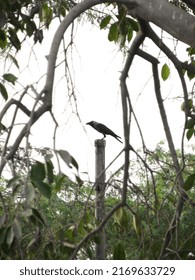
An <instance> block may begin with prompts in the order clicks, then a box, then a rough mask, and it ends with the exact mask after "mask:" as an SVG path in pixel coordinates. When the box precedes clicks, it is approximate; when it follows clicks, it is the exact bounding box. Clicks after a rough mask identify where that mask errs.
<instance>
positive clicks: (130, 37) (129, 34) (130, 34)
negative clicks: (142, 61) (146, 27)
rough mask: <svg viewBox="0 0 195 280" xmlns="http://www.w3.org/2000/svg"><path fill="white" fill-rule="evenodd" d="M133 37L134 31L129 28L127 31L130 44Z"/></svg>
mask: <svg viewBox="0 0 195 280" xmlns="http://www.w3.org/2000/svg"><path fill="white" fill-rule="evenodd" d="M132 37H133V29H132V28H131V26H128V31H127V40H128V42H130V41H131V39H132Z"/></svg>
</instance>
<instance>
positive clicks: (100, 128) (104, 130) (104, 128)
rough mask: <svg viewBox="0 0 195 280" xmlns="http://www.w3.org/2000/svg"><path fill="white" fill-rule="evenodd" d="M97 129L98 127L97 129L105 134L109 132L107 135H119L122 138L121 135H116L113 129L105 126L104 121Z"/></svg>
mask: <svg viewBox="0 0 195 280" xmlns="http://www.w3.org/2000/svg"><path fill="white" fill-rule="evenodd" d="M96 129H97V131H99V132H101V133H103V134H107V135H111V136H113V137H119V138H120V136H118V135H116V134H115V133H114V132H113V131H112V130H111V129H109V128H108V127H107V126H105V125H104V124H102V123H98V124H97V128H96Z"/></svg>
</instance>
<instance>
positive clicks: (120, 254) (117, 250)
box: [113, 243, 126, 260]
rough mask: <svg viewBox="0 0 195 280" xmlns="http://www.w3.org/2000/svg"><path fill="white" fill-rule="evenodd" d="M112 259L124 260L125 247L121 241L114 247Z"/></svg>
mask: <svg viewBox="0 0 195 280" xmlns="http://www.w3.org/2000/svg"><path fill="white" fill-rule="evenodd" d="M113 260H126V253H125V249H124V247H123V245H122V244H121V243H118V244H117V245H116V246H115V247H114V252H113Z"/></svg>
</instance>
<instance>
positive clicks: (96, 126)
mask: <svg viewBox="0 0 195 280" xmlns="http://www.w3.org/2000/svg"><path fill="white" fill-rule="evenodd" d="M86 124H88V125H90V126H91V127H93V128H94V129H95V130H97V131H98V132H100V133H102V134H103V135H104V137H103V138H102V139H104V138H105V137H106V135H111V136H113V137H114V138H116V140H118V141H119V142H120V143H123V142H121V140H119V139H118V138H121V137H120V136H118V135H116V134H115V133H114V132H113V131H112V130H111V129H110V128H108V127H107V126H105V125H104V124H102V123H98V122H95V121H91V122H88V123H86Z"/></svg>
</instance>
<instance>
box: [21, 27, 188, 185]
mask: <svg viewBox="0 0 195 280" xmlns="http://www.w3.org/2000/svg"><path fill="white" fill-rule="evenodd" d="M55 30H56V25H55V24H53V25H52V26H51V28H50V30H49V32H45V39H44V41H43V43H42V44H41V45H40V44H37V45H36V46H35V47H34V53H33V52H31V55H30V60H29V67H28V68H25V67H26V66H27V65H28V58H29V53H30V51H31V48H30V46H29V45H28V44H26V47H25V50H22V52H21V53H20V54H19V56H18V60H19V63H20V64H21V62H22V61H23V68H25V71H23V72H22V73H21V74H20V81H21V83H22V84H23V85H24V86H25V85H27V84H29V83H34V82H35V81H37V80H38V79H39V78H40V77H41V76H42V75H43V74H44V73H45V72H46V69H47V60H46V58H45V55H47V54H48V53H49V49H50V45H51V40H52V37H53V34H54V32H55ZM68 36H69V35H68ZM74 41H75V46H76V48H73V49H74V51H73V55H72V58H73V65H74V82H75V85H76V93H77V105H78V111H79V114H80V117H81V120H82V123H83V125H85V124H86V122H89V121H91V120H95V121H98V122H102V123H104V124H105V125H107V126H108V127H110V128H111V129H112V130H113V131H114V132H115V133H116V134H117V135H119V136H121V137H123V126H122V110H121V98H120V90H119V77H120V71H121V70H122V65H123V62H124V58H123V54H122V53H121V52H120V51H119V48H118V46H116V45H115V44H114V43H110V42H109V41H108V40H107V31H106V30H99V29H98V28H96V27H92V26H90V25H89V24H85V25H83V26H79V27H78V28H77V31H76V36H75V40H74ZM170 44H172V45H173V43H172V41H170ZM185 48H186V46H184V45H183V44H181V47H180V50H181V51H180V52H179V53H178V55H179V56H183V53H184V50H185ZM144 49H145V50H146V51H150V53H152V54H156V55H158V54H159V50H157V49H156V48H154V47H153V46H152V45H151V43H150V42H148V43H147V45H146V44H144ZM34 54H36V56H35V55H34ZM160 56H161V58H163V54H160ZM24 57H25V59H24ZM186 58H187V56H186ZM60 59H62V56H61V58H60ZM182 59H183V57H182ZM59 61H60V60H59ZM162 61H163V63H164V62H166V63H167V64H169V61H168V60H167V59H166V58H165V57H164V59H163V60H162ZM163 63H162V64H161V65H160V68H161V67H162V65H163ZM21 69H22V68H21ZM63 69H64V64H63V65H61V66H60V67H59V68H58V69H57V70H56V76H55V86H54V91H55V93H54V100H53V104H54V110H55V116H56V119H57V121H58V123H59V130H58V133H57V149H64V150H67V151H68V152H69V153H70V154H72V155H73V156H74V157H75V159H76V160H77V162H78V164H79V166H80V171H81V172H89V174H90V179H91V180H94V178H93V177H94V169H95V167H94V140H95V139H98V138H102V135H101V134H99V133H98V132H96V131H95V130H93V129H92V128H91V127H89V126H85V129H86V131H84V129H83V127H82V125H81V123H80V122H79V120H78V118H77V116H76V114H75V113H72V108H71V106H70V104H68V103H67V89H66V86H65V82H64V79H62V78H63V75H64V72H63ZM171 71H172V72H171V78H170V79H169V80H168V81H166V82H163V81H161V86H162V92H163V97H164V98H165V104H166V109H167V113H168V116H169V120H170V126H171V128H172V130H173V136H174V140H175V143H176V145H177V147H179V145H180V141H181V132H182V127H183V122H184V115H183V113H182V112H181V110H180V106H181V103H182V101H181V100H180V101H178V100H173V97H174V96H179V95H181V87H180V85H179V84H178V83H179V80H178V79H175V78H174V75H176V72H175V71H173V70H171ZM16 73H17V72H16ZM44 82H45V77H43V78H42V79H41V80H40V82H39V84H38V89H39V90H41V89H42V86H43V85H44ZM128 85H129V92H130V96H131V98H132V104H133V105H134V109H135V112H136V114H137V117H138V120H139V122H140V126H141V129H142V131H143V135H144V138H145V142H146V145H147V146H148V148H152V149H153V148H154V147H155V146H156V145H157V143H158V142H159V141H161V140H164V139H165V135H164V130H163V127H162V124H161V121H160V118H159V111H158V106H157V103H156V100H155V93H154V88H153V79H152V72H151V65H150V64H149V63H146V62H143V61H142V60H141V59H140V58H139V57H136V59H135V61H134V65H133V67H132V69H131V71H130V75H129V80H128ZM53 128H54V125H53V124H52V120H51V117H50V116H49V114H46V115H44V116H43V117H42V118H41V119H40V120H39V121H38V122H37V123H36V124H35V125H34V126H33V129H32V134H31V137H30V141H31V144H32V145H33V146H37V147H51V148H52V147H53ZM131 143H132V145H133V146H134V147H135V148H139V147H140V146H141V139H140V136H139V133H138V130H137V128H136V127H135V126H133V127H132V131H131ZM122 148H123V145H122V144H121V143H119V142H118V141H116V140H115V139H114V138H112V137H110V136H108V137H107V138H106V164H109V163H110V162H111V161H112V159H113V158H114V157H115V156H116V155H117V154H118V153H119V152H120V150H121V149H122ZM122 160H123V156H121V157H120V159H118V160H117V162H116V163H115V164H114V165H113V166H112V167H111V168H110V170H111V171H114V170H115V168H117V167H119V166H120V165H121V164H122ZM63 169H64V171H67V168H66V167H65V165H64V166H63Z"/></svg>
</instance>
